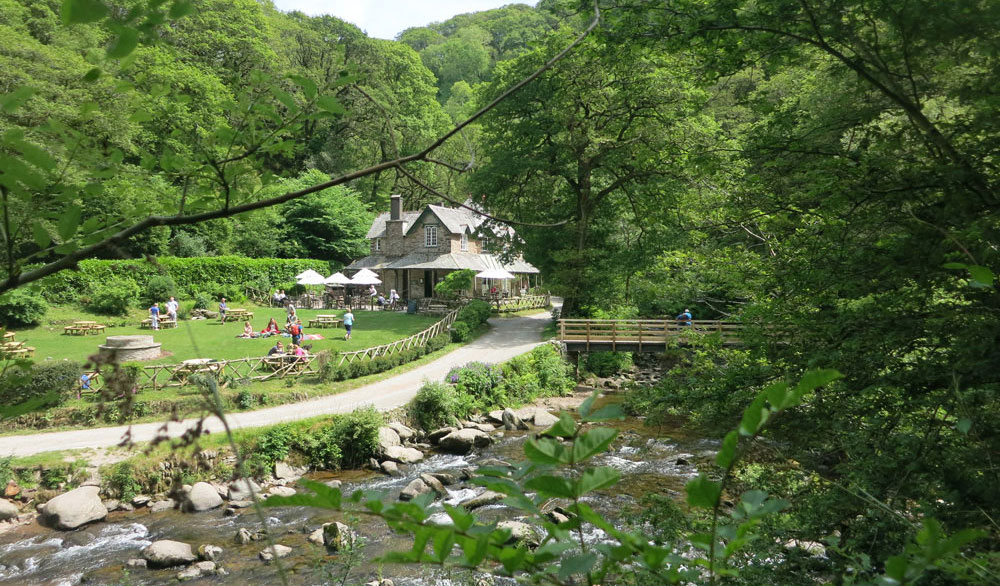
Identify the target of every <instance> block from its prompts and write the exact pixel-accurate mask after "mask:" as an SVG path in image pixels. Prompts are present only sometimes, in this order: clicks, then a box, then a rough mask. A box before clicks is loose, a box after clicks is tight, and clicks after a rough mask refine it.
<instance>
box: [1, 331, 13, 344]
mask: <svg viewBox="0 0 1000 586" xmlns="http://www.w3.org/2000/svg"><path fill="white" fill-rule="evenodd" d="M3 341H4V342H13V341H14V332H4V333H3Z"/></svg>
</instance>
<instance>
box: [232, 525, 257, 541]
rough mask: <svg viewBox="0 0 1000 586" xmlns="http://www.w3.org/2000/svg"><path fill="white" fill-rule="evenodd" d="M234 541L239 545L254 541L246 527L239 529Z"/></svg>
mask: <svg viewBox="0 0 1000 586" xmlns="http://www.w3.org/2000/svg"><path fill="white" fill-rule="evenodd" d="M234 541H236V543H238V544H239V545H246V544H248V543H250V542H251V541H254V534H253V533H250V530H249V529H247V528H246V527H240V530H239V531H237V532H236V537H235V538H234Z"/></svg>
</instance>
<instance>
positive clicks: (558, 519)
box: [545, 511, 569, 525]
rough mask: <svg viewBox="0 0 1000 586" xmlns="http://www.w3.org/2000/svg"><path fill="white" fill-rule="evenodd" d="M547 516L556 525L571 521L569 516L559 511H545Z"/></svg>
mask: <svg viewBox="0 0 1000 586" xmlns="http://www.w3.org/2000/svg"><path fill="white" fill-rule="evenodd" d="M545 517H546V518H547V519H548V520H549V521H552V522H553V523H555V524H556V525H559V524H561V523H567V522H569V517H567V516H566V515H563V514H562V513H560V512H559V511H549V512H548V513H545Z"/></svg>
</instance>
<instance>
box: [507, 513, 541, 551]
mask: <svg viewBox="0 0 1000 586" xmlns="http://www.w3.org/2000/svg"><path fill="white" fill-rule="evenodd" d="M497 529H507V530H508V531H510V539H508V540H507V543H523V544H525V545H527V546H528V547H537V546H538V544H539V543H540V541H539V539H538V532H537V531H535V528H534V527H532V526H531V525H528V524H527V523H525V522H524V521H512V520H507V521H500V522H499V523H497Z"/></svg>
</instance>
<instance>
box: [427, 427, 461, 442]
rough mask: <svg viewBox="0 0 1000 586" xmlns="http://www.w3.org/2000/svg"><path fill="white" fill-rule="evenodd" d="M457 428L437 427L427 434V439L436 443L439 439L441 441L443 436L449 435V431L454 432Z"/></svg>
mask: <svg viewBox="0 0 1000 586" xmlns="http://www.w3.org/2000/svg"><path fill="white" fill-rule="evenodd" d="M456 429H457V428H455V427H442V428H440V429H435V430H434V431H432V432H430V433H428V434H427V441H429V442H431V443H432V444H436V443H438V442H439V441H441V438H443V437H444V436H446V435H448V434H449V433H452V432H453V431H455V430H456Z"/></svg>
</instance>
